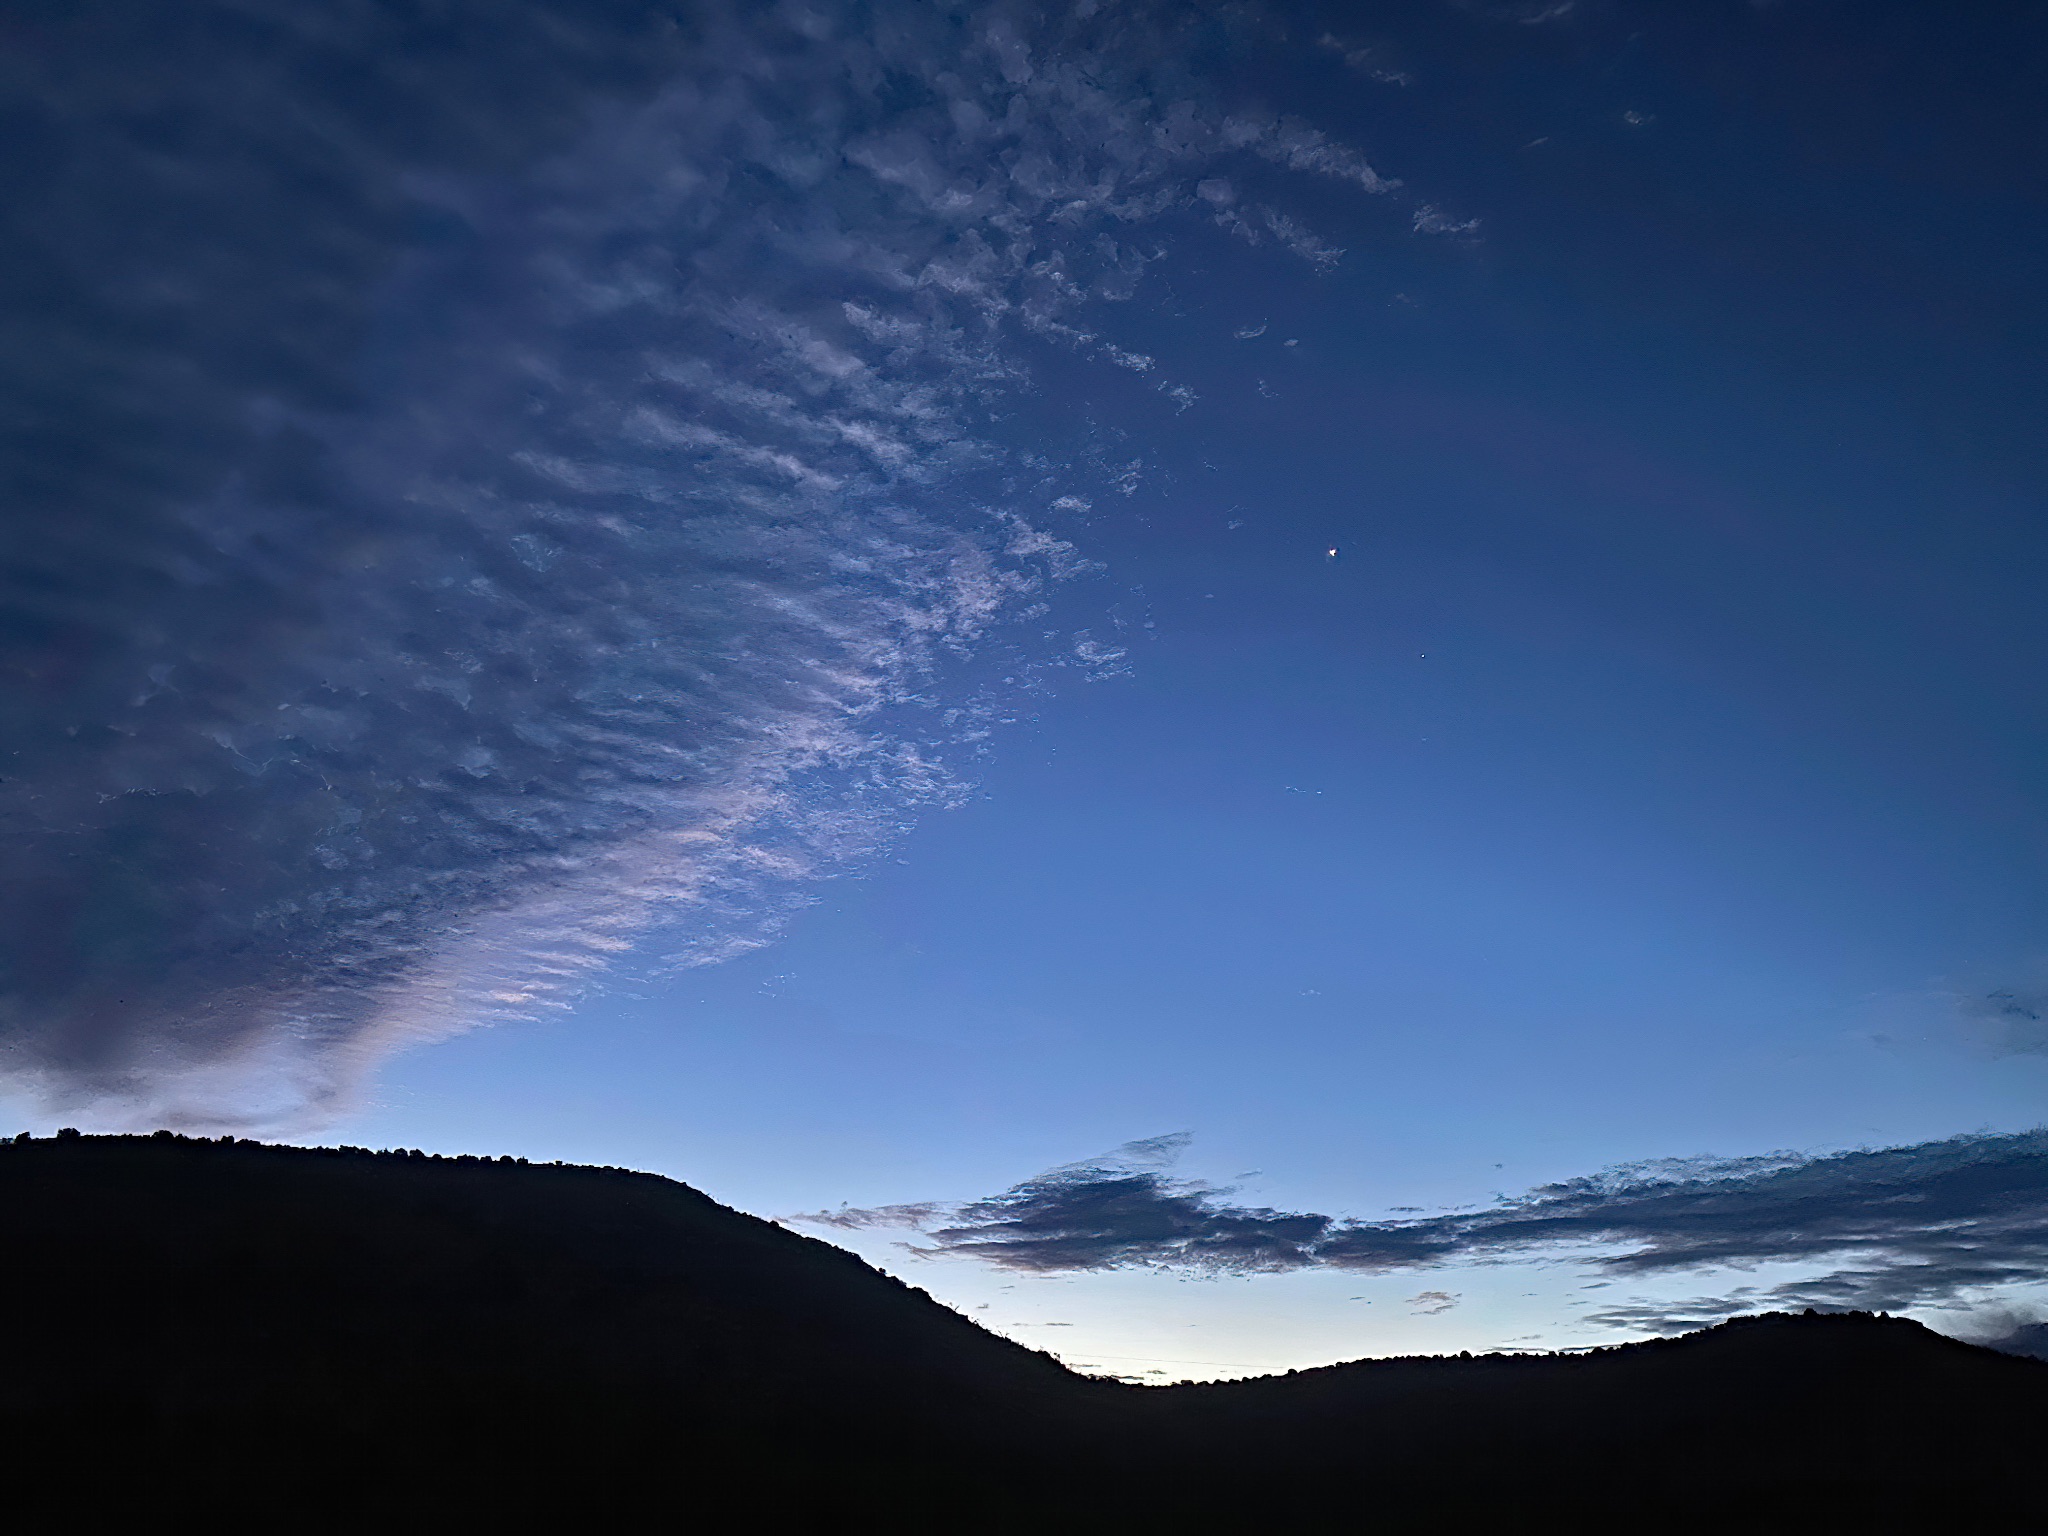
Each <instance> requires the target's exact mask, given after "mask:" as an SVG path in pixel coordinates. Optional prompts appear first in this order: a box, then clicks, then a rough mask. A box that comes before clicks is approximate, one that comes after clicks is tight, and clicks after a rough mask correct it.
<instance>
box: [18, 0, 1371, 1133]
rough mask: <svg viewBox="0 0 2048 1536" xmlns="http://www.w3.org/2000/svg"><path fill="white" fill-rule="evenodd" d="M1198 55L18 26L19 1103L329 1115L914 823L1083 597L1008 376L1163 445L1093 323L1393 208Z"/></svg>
mask: <svg viewBox="0 0 2048 1536" xmlns="http://www.w3.org/2000/svg"><path fill="white" fill-rule="evenodd" d="M1162 17H1164V18H1166V19H1165V20H1162V19H1161V18H1162ZM1091 18H1092V19H1091ZM1207 25H1211V23H1208V22H1204V21H1200V20H1199V19H1190V18H1179V17H1177V16H1176V14H1175V11H1174V8H1170V7H1168V8H1160V9H1158V10H1156V11H1154V10H1148V9H1146V8H1143V7H1137V8H1130V7H1123V8H1118V9H1117V10H1116V11H1115V12H1114V13H1113V14H1111V13H1108V12H1105V13H1104V14H1103V15H1101V16H1096V15H1094V8H1093V7H1090V6H1080V7H1077V8H1076V9H1075V11H1074V12H1073V13H1072V14H1071V15H1068V16H1057V15H1051V14H1049V13H1046V12H1045V11H1044V9H1043V8H1039V7H1032V6H1028V5H1021V4H1014V5H1012V4H1001V3H978V4H960V5H928V4H921V3H910V0H903V3H894V4H890V3H885V4H880V5H874V6H864V7H854V6H815V7H807V6H800V5H789V6H782V7H749V6H737V5H733V6H728V5H723V4H718V3H711V0H706V3H702V4H695V5H688V6H683V7H680V8H676V7H663V6H649V5H641V4H630V3H623V0H619V3H603V0H599V3H585V4H573V5H571V4H566V3H565V4H560V5H548V4H524V5H522V4H495V3H494V4H492V5H490V6H483V5H480V4H477V5H469V4H462V3H456V4H452V5H449V6H443V7H437V8H431V9H430V10H425V11H423V10H420V9H418V8H414V7H408V6H402V5H398V4H395V3H377V0H356V3H344V4H340V5H318V6H314V5H304V4H295V3H291V0H276V3H270V4H265V3H260V0H259V3H251V4H230V3H225V0H219V3H195V4H191V5H179V6H161V5H152V4H142V3H134V4H127V3H120V0H97V3H86V4H82V5H81V4H71V5H64V6H58V5H54V4H47V5H36V4H30V5H27V6H22V7H16V8H14V9H13V10H12V11H11V12H10V16H9V20H8V21H7V23H6V27H7V29H8V39H7V40H8V44H9V46H8V47H7V48H6V49H5V50H0V55H4V58H5V63H4V64H0V69H4V71H5V74H4V77H0V85H4V90H5V93H6V96H7V99H8V102H9V114H8V119H7V120H8V122H9V123H10V124H11V129H10V131H11V133H12V134H13V136H14V142H13V145H12V147H11V149H10V153H9V154H8V155H7V156H6V157H5V164H6V166H7V168H8V169H7V172H6V174H7V176H8V177H9V186H8V197H7V200H6V204H5V207H6V209H7V214H6V217H7V218H8V220H9V221H10V224H11V228H10V231H9V239H8V242H7V244H8V248H9V250H10V251H11V252H12V253H13V254H12V255H11V257H9V258H8V261H9V265H8V267H7V270H6V273H5V276H6V279H7V284H6V291H7V293H8V295H9V299H8V304H7V312H6V315H5V329H4V332H0V367H4V369H5V373H6V379H7V383H8V395H9V399H10V406H9V413H10V414H9V420H8V430H7V434H6V438H7V441H6V446H5V450H4V452H5V459H4V463H0V470H4V474H5V476H6V484H7V494H8V496H9V498H10V517H9V519H8V523H7V528H6V533H5V539H6V549H5V566H4V575H0V582H4V585H0V611H4V631H0V651H4V656H0V665H4V668H5V676H6V685H7V692H6V703H5V706H4V708H5V716H4V720H0V724H4V730H0V740H4V742H5V757H4V759H0V838H4V841H5V848H6V857H7V866H8V873H9V878H8V881H7V882H6V884H5V886H4V888H0V935H4V940H0V1068H4V1071H5V1073H6V1075H7V1081H8V1082H9V1083H11V1084H12V1085H14V1086H16V1087H30V1088H34V1089H38V1090H40V1091H42V1092H44V1093H45V1094H47V1095H49V1096H50V1097H52V1098H55V1099H58V1100H68V1101H72V1102H77V1101H81V1100H83V1101H92V1102H96V1103H98V1104H99V1105H100V1106H101V1108H102V1110H103V1112H104V1113H106V1114H107V1115H110V1116H114V1117H116V1118H118V1117H119V1115H120V1114H121V1113H122V1111H121V1109H120V1106H123V1105H125V1106H127V1109H126V1113H127V1114H128V1115H129V1116H130V1117H144V1118H149V1119H157V1120H171V1121H175V1122H179V1123H187V1124H191V1123H206V1122H208V1121H213V1122H216V1123H217V1122H222V1121H225V1122H227V1123H237V1122H241V1123H248V1122H251V1121H261V1120H264V1119H266V1118H274V1117H276V1116H279V1115H290V1114H293V1113H313V1114H316V1115H317V1114H318V1113H319V1112H321V1111H322V1110H323V1109H324V1108H327V1107H331V1106H332V1105H333V1104H334V1103H335V1101H336V1098H337V1096H338V1095H340V1094H343V1093H345V1092H346V1090H347V1089H348V1087H349V1085H350V1084H351V1082H353V1081H354V1080H355V1079H356V1078H357V1077H358V1076H359V1075H360V1073H361V1072H362V1071H363V1070H364V1068H365V1066H366V1065H367V1064H368V1063H370V1062H372V1061H374V1059H376V1057H378V1056H379V1055H380V1054H381V1053H383V1052H385V1051H388V1050H390V1049H392V1048H395V1047H396V1046H399V1045H403V1044H405V1043H407V1042H410V1041H417V1040H424V1039H431V1038H435V1037H436V1036H439V1035H443V1034H446V1033H448V1032H450V1031H452V1030H457V1029H461V1028H465V1027H468V1026H470V1025H473V1024H475V1023H478V1022H483V1021H487V1020H489V1019H492V1018H497V1017H505V1016H514V1015H519V1014H522V1013H528V1012H531V1011H532V1010H533V1009H535V1008H540V1007H546V1006H551V1005H557V1004H559V1003H560V1002H561V1001H562V1000H563V999H565V998H567V997H570V996H573V995H574V993H575V991H576V989H577V987H578V986H579V985H581V984H583V982H584V981H585V980H586V979H587V978H588V977H590V976H591V975H593V974H594V973H595V972H596V971H597V970H598V969H599V968H600V967H601V966H603V965H604V964H606V963H608V962H609V961H611V960H612V959H613V958H614V957H615V956H617V955H618V954H619V953H621V952H622V951H624V950H626V949H628V948H629V947H631V946H632V945H633V944H634V943H636V942H637V941H638V940H640V939H641V938H642V937H643V936H644V935H646V934H647V933H648V932H649V931H650V930H658V931H659V933H660V947H661V948H662V949H663V950H664V952H665V953H667V954H668V955H670V956H671V957H673V958H675V959H677V960H679V961H682V962H691V961H701V960H706V959H715V958H717V957H719V956H720V955H722V954H726V953H730V952H731V951H732V950H733V949H735V948H739V947H744V946H746V945H748V944H751V943H754V942H758V940H759V938H760V936H761V934H762V932H763V931H764V928H765V926H767V925H769V924H771V923H772V921H773V917H774V914H775V912H776V911H777V910H779V909H780V907H781V906H782V905H784V904H786V902H787V901H788V900H789V899H791V896H790V893H792V892H796V891H800V890H801V889H802V885H803V882H804V881H805V880H807V879H810V878H814V877H815V876H817V875H818V874H820V873H822V872H824V871H826V870H828V869H830V868H831V867H832V866H833V865H834V864H835V863H836V862H838V861H842V860H843V859H845V858H846V857H848V856H850V855H854V854H858V853H860V852H862V851H863V850H867V849H870V848H873V847H874V846H876V845H877V844H878V843H879V842H880V841H882V840H885V839H886V838H888V837H889V836H891V835H893V834H894V833H895V832H896V831H897V830H899V829H900V828H901V826H902V825H903V824H904V820H905V818H906V816H908V815H909V814H910V813H912V812H913V811H914V810H915V809H916V808H917V807H918V806H920V805H923V804H929V803H932V802H934V801H943V800H944V799H946V798H947V796H948V795H949V794H950V793H951V792H952V790H951V780H950V778H949V775H948V774H947V772H946V770H945V768H944V766H943V763H942V761H941V760H940V759H941V758H942V756H943V753H944V749H945V746H946V743H947V742H948V741H957V740H959V739H961V738H962V737H968V736H972V735H974V734H975V733H976V730H977V729H978V727H979V723H980V722H979V719H978V717H977V716H976V714H975V710H974V707H973V706H974V701H973V700H972V699H957V698H956V699H942V700H941V702H942V703H944V704H947V705H951V706H954V707H955V709H956V714H955V716H954V719H953V722H952V724H951V725H949V726H946V727H944V728H941V727H940V726H939V725H937V724H935V723H933V721H932V720H929V719H927V720H923V721H922V722H921V723H919V722H915V721H911V720H910V719H909V718H908V716H909V715H910V714H914V713H915V710H916V708H918V707H920V706H919V704H918V701H919V700H922V699H924V698H926V697H927V695H928V694H929V693H930V688H931V684H932V680H933V678H934V677H935V676H937V675H939V674H940V673H941V671H942V670H943V668H944V667H945V666H946V665H948V664H949V662H950V661H951V659H952V658H955V657H957V656H959V655H961V654H964V653H965V652H966V651H968V650H969V649H971V648H972V647H974V646H976V645H979V644H982V643H984V642H985V641H986V639H987V637H988V636H989V634H990V633H991V631H992V630H993V629H994V628H995V627H996V626H998V625H1000V624H1001V623H1002V622H1003V621H1004V620H1005V618H1006V617H1009V616H1014V615H1017V614H1020V613H1024V612H1028V611H1030V607H1031V605H1032V604H1033V603H1035V602H1038V601H1040V595H1039V594H1040V592H1041V589H1042V588H1043V587H1044V585H1045V583H1046V582H1048V581H1050V580H1054V579H1057V578H1058V577H1059V576H1061V575H1063V574H1066V573H1070V572H1071V571H1073V570H1075V569H1077V568H1078V567H1079V565H1080V561H1079V557H1078V556H1077V555H1076V553H1075V552H1074V550H1073V549H1072V548H1071V547H1070V546H1069V544H1068V543H1067V542H1066V541H1065V540H1064V539H1062V538H1061V537H1060V536H1059V534H1058V532H1057V531H1056V525H1057V524H1058V522H1059V520H1060V518H1061V517H1062V516H1065V515H1067V514H1066V513H1063V512H1062V511H1061V510H1060V509H1062V508H1066V509H1068V510H1069V511H1071V509H1073V508H1076V507H1079V506H1082V505H1083V504H1084V500H1085V498H1084V497H1083V496H1082V495H1081V494H1080V492H1082V491H1084V490H1085V489H1086V486H1085V485H1079V484H1076V483H1075V480H1074V477H1073V476H1072V475H1070V474H1068V473H1067V472H1066V471H1064V470H1063V469H1062V468H1061V467H1060V466H1059V464H1057V463H1056V462H1052V461H1050V460H1049V459H1048V458H1047V456H1046V455H1045V454H1044V453H1042V452H1039V453H1029V452H1027V453H1020V452H1017V451H1014V450H1013V448H1011V447H1009V446H1005V445H1004V444H1002V443H1000V442H999V441H998V434H997V433H996V432H995V431H994V429H993V427H992V424H991V423H992V416H993V413H994V411H995V408H996V406H997V404H998V403H999V402H1000V401H1001V400H1002V399H1003V398H1004V397H1005V394H1006V392H1007V391H1011V390H1013V389H1015V388H1016V387H1017V386H1018V385H1019V384H1020V383H1022V382H1023V381H1024V380H1026V379H1027V378H1028V377H1029V373H1030V362H1029V358H1030V349H1031V348H1032V347H1045V346H1054V347H1060V348H1064V349H1066V350H1068V351H1069V352H1075V353H1079V354H1081V355H1083V356H1086V357H1091V358H1095V359H1098V360H1101V361H1104V362H1107V363H1110V364H1112V365H1116V366H1120V367H1123V368H1127V369H1130V370H1132V371H1133V372H1134V373H1136V374H1138V375H1140V376H1142V377H1145V378H1148V379H1151V380H1153V381H1154V382H1155V383H1156V384H1157V385H1158V386H1159V387H1160V388H1161V389H1162V390H1163V391H1164V392H1166V393H1167V394H1169V395H1172V394H1174V386H1173V384H1172V382H1171V381H1170V380H1168V379H1166V378H1165V377H1164V376H1163V370H1161V369H1159V368H1158V366H1157V365H1156V363H1155V362H1154V360H1153V359H1150V358H1147V357H1142V356H1138V355H1136V354H1133V353H1131V352H1129V351H1127V350H1124V349H1121V348H1118V347H1117V346H1115V345H1114V344H1113V343H1112V342H1110V341H1109V340H1107V339H1105V338H1104V337H1103V336H1101V335H1099V334H1098V333H1097V332H1096V331H1095V330H1092V329H1090V328H1089V326H1090V324H1091V322H1089V321H1088V320H1087V318H1086V317H1087V315H1088V314H1089V313H1090V312H1091V307H1093V306H1099V305H1100V304H1103V303H1106V302H1111V301H1114V300H1118V299H1122V298H1125V297H1128V296H1129V295H1130V294H1131V293H1132V292H1133V291H1134V289H1135V287H1136V285H1137V284H1138V283H1139V282H1140V280H1141V279H1142V277H1143V274H1144V272H1145V270H1146V268H1147V266H1148V265H1149V264H1150V263H1151V262H1153V261H1154V260H1156V259H1157V257H1158V254H1159V246H1158V245H1157V243H1156V241H1155V240H1154V239H1153V237H1151V236H1145V237H1144V238H1143V239H1142V240H1141V239H1140V238H1139V233H1140V232H1141V231H1144V230H1147V229H1151V228H1153V227H1155V226H1157V225H1158V223H1159V221H1160V220H1162V219H1166V218H1169V217H1182V218H1189V219H1199V220H1200V221H1202V222H1203V223H1204V224H1209V225H1220V226H1222V227H1224V228H1226V229H1230V230H1233V231H1235V232H1236V233H1237V234H1239V235H1240V236H1242V237H1243V238H1245V239H1249V240H1258V241H1266V240H1270V241H1272V242H1274V243H1276V244H1278V245H1280V246H1283V247H1286V248H1288V249H1291V250H1292V251H1294V252H1295V253H1296V254H1298V255H1300V256H1302V257H1303V258H1305V259H1307V260H1309V261H1310V262H1312V263H1314V264H1316V265H1319V266H1320V265H1327V264H1328V262H1329V261H1330V260H1333V259H1334V252H1333V251H1332V250H1331V249H1330V248H1329V247H1328V246H1327V245H1326V244H1325V243H1323V242H1321V241H1319V240H1318V239H1316V237H1314V236H1313V235H1312V234H1311V233H1310V232H1308V231H1307V230H1306V229H1305V228H1303V227H1302V226H1301V225H1300V224H1299V223H1298V222H1297V221H1295V220H1292V219H1290V218H1288V217H1287V216H1286V215H1284V214H1283V213H1281V212H1279V211H1278V210H1277V209H1275V208H1273V207H1271V206H1269V205H1267V204H1266V203H1264V202H1262V201H1261V200H1260V198H1259V196H1258V195H1257V187H1258V185H1259V183H1260V179H1261V177H1262V176H1263V177H1266V178H1268V179H1271V178H1273V177H1275V176H1279V175H1284V174H1288V173H1307V174H1312V175H1316V176H1320V177H1326V178H1334V179H1336V180H1337V181H1339V182H1343V183H1348V184H1349V185H1351V186H1352V187H1354V188H1355V189H1357V190H1360V191H1364V192H1379V191H1384V190H1386V189H1387V187H1388V186H1389V185H1390V184H1389V183H1387V182H1384V181H1383V180H1381V178H1379V177H1378V176H1377V174H1376V173H1375V172H1374V171H1373V170H1372V168H1371V167H1370V166H1369V165H1368V164H1367V163H1366V161H1365V160H1364V159H1363V158H1362V157H1361V156H1359V155H1358V154H1357V153H1356V152H1354V151H1352V150H1350V149H1348V148H1346V147H1344V146H1341V145H1338V144H1334V143H1331V142H1329V141H1328V140H1326V139H1324V138H1323V137H1322V136H1321V135H1320V134H1317V133H1316V132H1315V131H1314V130H1312V129H1310V128H1308V127H1307V126H1306V125H1303V124H1301V123H1298V122H1294V121H1292V120H1289V119H1286V118H1284V117H1279V116H1274V115H1271V114H1262V113H1250V114H1247V113H1245V112H1241V111H1238V112H1232V111H1226V110H1225V109H1223V108H1222V107H1220V106H1219V105H1217V104H1216V102H1215V101H1214V100H1212V99H1211V98H1210V97H1208V96H1205V95H1204V93H1203V91H1202V89H1201V88H1200V86H1199V85H1198V84H1197V83H1196V82H1194V81H1192V80H1190V79H1189V78H1188V76H1187V72H1186V70H1185V69H1184V68H1183V60H1184V58H1185V57H1186V54H1187V49H1186V48H1185V47H1184V46H1183V44H1184V42H1185V38H1184V37H1183V36H1182V32H1183V31H1184V30H1185V29H1186V28H1190V27H1198V26H1207ZM1176 398H1179V397H1176ZM1182 403H1185V401H1184V400H1183V401H1182ZM1070 640H1071V644H1069V645H1068V646H1067V648H1066V649H1065V650H1064V651H1063V652H1061V653H1060V654H1058V655H1052V656H1047V657H1044V658H1041V661H1042V662H1043V664H1046V665H1053V664H1067V665H1074V666H1078V667H1082V668H1088V667H1102V666H1109V665H1113V664H1114V663H1115V660H1116V653H1115V652H1114V651H1113V649H1111V648H1107V647H1104V646H1102V645H1100V644H1099V643H1097V642H1094V641H1091V640H1088V639H1087V638H1086V637H1085V636H1075V637H1070ZM961 708H964V709H965V711H966V713H965V715H964V717H963V716H961V715H960V714H959V713H957V711H958V710H959V709H961Z"/></svg>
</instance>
